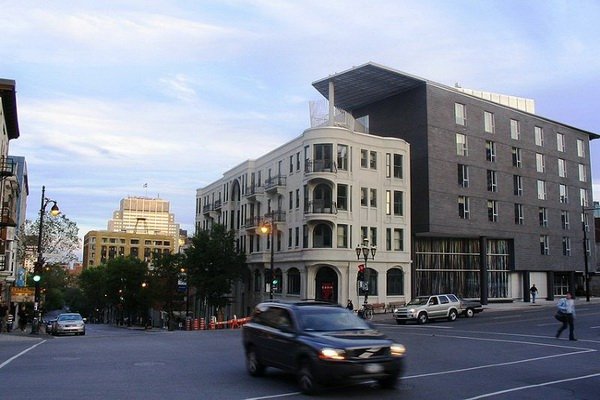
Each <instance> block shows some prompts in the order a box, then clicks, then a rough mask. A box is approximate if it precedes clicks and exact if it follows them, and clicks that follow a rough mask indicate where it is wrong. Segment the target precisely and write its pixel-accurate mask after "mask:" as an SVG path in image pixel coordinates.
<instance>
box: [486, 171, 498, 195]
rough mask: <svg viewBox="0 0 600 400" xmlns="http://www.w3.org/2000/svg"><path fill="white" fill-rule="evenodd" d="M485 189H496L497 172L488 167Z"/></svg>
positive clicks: (493, 190)
mask: <svg viewBox="0 0 600 400" xmlns="http://www.w3.org/2000/svg"><path fill="white" fill-rule="evenodd" d="M487 190H488V191H489V192H497V191H498V173H497V172H496V171H492V170H489V169H488V170H487Z"/></svg>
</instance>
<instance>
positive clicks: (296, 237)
mask: <svg viewBox="0 0 600 400" xmlns="http://www.w3.org/2000/svg"><path fill="white" fill-rule="evenodd" d="M294 233H295V235H294V246H296V247H298V246H299V245H300V228H299V227H296V228H295V229H294ZM303 239H305V241H304V244H306V245H305V246H304V247H306V246H308V236H307V237H305V238H303Z"/></svg>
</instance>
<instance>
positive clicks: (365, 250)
mask: <svg viewBox="0 0 600 400" xmlns="http://www.w3.org/2000/svg"><path fill="white" fill-rule="evenodd" d="M375 252H377V247H375V246H369V239H368V238H364V239H363V242H362V244H359V245H358V246H356V257H357V258H358V259H359V260H360V259H361V257H362V259H363V260H364V261H365V281H366V283H367V284H366V286H365V289H363V290H364V292H365V302H364V306H366V305H367V302H368V298H369V276H370V273H369V269H368V268H367V261H368V260H369V255H370V256H371V259H373V260H374V259H375Z"/></svg>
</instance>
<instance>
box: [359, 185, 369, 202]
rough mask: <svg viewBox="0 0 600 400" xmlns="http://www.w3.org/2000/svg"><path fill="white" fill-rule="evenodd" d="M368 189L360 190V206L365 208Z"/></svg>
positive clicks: (362, 188)
mask: <svg viewBox="0 0 600 400" xmlns="http://www.w3.org/2000/svg"><path fill="white" fill-rule="evenodd" d="M368 199H369V189H368V188H366V187H361V188H360V205H361V206H363V207H366V206H367V205H368V201H369V200H368Z"/></svg>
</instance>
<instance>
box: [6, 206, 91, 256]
mask: <svg viewBox="0 0 600 400" xmlns="http://www.w3.org/2000/svg"><path fill="white" fill-rule="evenodd" d="M42 228H43V229H42V252H43V258H44V261H45V262H46V263H49V264H68V263H70V262H72V261H76V260H77V259H78V257H77V254H76V252H77V251H78V250H79V249H80V248H81V242H80V240H79V236H78V235H79V228H78V227H77V224H76V223H75V222H73V221H71V220H70V219H68V218H67V217H66V216H65V215H60V216H58V217H52V216H50V213H48V212H46V214H45V215H44V226H43V227H42ZM39 230H40V220H39V216H38V219H37V220H35V221H31V220H26V221H25V223H24V224H23V227H22V229H20V234H19V245H18V248H17V259H18V262H19V263H20V264H23V260H25V258H26V257H27V256H29V257H31V253H32V251H34V252H35V253H36V255H35V257H36V258H37V250H38V248H37V247H38V236H39Z"/></svg>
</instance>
